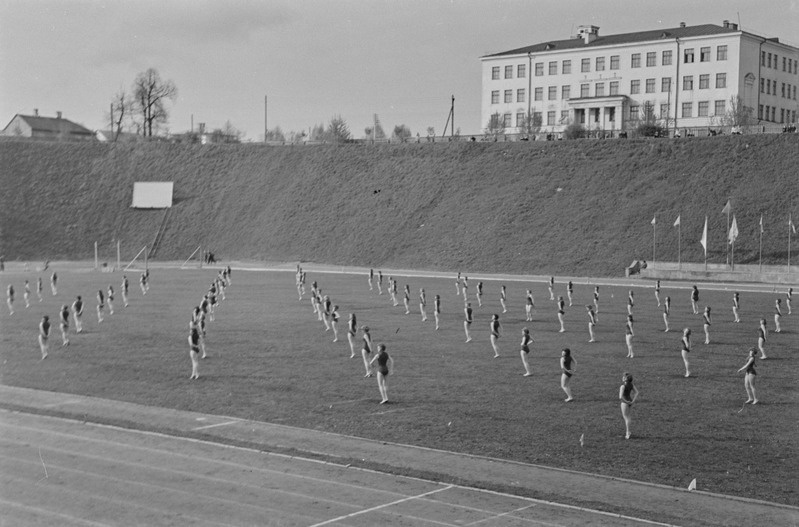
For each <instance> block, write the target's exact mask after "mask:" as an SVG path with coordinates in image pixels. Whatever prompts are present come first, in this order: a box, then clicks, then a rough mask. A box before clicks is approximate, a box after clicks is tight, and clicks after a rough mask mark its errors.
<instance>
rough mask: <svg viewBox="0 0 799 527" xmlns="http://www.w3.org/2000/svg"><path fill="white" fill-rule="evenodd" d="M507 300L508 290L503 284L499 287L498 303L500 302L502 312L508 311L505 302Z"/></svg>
mask: <svg viewBox="0 0 799 527" xmlns="http://www.w3.org/2000/svg"><path fill="white" fill-rule="evenodd" d="M507 300H508V292H507V290H506V289H505V286H504V285H503V286H502V287H500V289H499V303H500V304H502V312H503V313H507V312H508V306H507V304H506V302H507Z"/></svg>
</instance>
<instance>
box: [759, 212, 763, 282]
mask: <svg viewBox="0 0 799 527" xmlns="http://www.w3.org/2000/svg"><path fill="white" fill-rule="evenodd" d="M760 273H761V274H762V273H763V216H760Z"/></svg>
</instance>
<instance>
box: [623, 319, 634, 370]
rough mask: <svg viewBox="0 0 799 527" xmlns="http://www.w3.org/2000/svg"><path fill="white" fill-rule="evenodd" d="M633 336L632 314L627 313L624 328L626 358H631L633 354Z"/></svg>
mask: <svg viewBox="0 0 799 527" xmlns="http://www.w3.org/2000/svg"><path fill="white" fill-rule="evenodd" d="M634 336H635V332H634V331H633V316H632V315H627V325H626V327H625V329H624V341H625V342H626V343H627V358H628V359H632V358H633V357H634V356H635V355H634V354H633V337H634Z"/></svg>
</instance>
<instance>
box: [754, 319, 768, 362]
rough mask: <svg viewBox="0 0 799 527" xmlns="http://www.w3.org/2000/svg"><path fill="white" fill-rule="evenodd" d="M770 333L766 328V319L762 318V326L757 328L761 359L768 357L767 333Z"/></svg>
mask: <svg viewBox="0 0 799 527" xmlns="http://www.w3.org/2000/svg"><path fill="white" fill-rule="evenodd" d="M767 333H768V329H766V319H765V318H761V319H760V327H758V328H757V348H758V349H759V350H760V360H763V359H767V358H768V357H766V350H765V345H766V334H767Z"/></svg>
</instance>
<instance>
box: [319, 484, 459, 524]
mask: <svg viewBox="0 0 799 527" xmlns="http://www.w3.org/2000/svg"><path fill="white" fill-rule="evenodd" d="M452 487H453V486H452V485H447V486H446V487H443V488H440V489H436V490H431V491H430V492H425V493H422V494H417V495H416V496H407V497H405V498H402V499H401V500H396V501H392V502H389V503H384V504H383V505H377V506H375V507H370V508H368V509H363V510H360V511H358V512H353V513H350V514H345V515H344V516H339V517H338V518H332V519H330V520H325V521H323V522H321V523H315V524H313V525H311V526H310V527H320V526H321V525H328V524H330V523H333V522H338V521H342V520H346V519H348V518H352V517H353V516H360V515H361V514H366V513H368V512H374V511H377V510H380V509H384V508H386V507H391V506H392V505H397V504H398V503H403V502H406V501H410V500H417V499H419V498H424V497H426V496H429V495H431V494H436V493H438V492H442V491H445V490H449V489H451V488H452Z"/></svg>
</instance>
